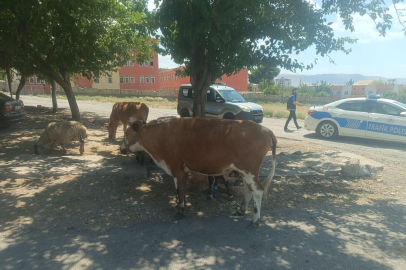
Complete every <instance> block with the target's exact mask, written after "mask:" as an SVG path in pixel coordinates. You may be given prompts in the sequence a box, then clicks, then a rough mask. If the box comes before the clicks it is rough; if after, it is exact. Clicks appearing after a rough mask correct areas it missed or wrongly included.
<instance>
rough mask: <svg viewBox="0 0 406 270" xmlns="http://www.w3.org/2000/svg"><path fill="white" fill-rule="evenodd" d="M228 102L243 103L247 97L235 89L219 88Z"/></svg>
mask: <svg viewBox="0 0 406 270" xmlns="http://www.w3.org/2000/svg"><path fill="white" fill-rule="evenodd" d="M218 91H219V92H220V94H221V96H222V97H223V98H224V99H225V100H226V101H227V102H233V103H242V102H246V101H245V99H244V98H243V97H242V96H241V95H240V94H239V93H238V92H237V91H235V90H229V89H228V90H218Z"/></svg>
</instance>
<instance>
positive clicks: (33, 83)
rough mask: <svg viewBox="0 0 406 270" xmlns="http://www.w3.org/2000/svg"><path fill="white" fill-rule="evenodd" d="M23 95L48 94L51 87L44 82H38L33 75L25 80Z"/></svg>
mask: <svg viewBox="0 0 406 270" xmlns="http://www.w3.org/2000/svg"><path fill="white" fill-rule="evenodd" d="M24 93H26V94H49V93H51V86H50V85H49V84H48V83H47V82H45V81H44V80H40V79H39V78H38V77H37V76H36V75H35V74H34V75H33V76H31V77H29V78H26V79H25V85H24Z"/></svg>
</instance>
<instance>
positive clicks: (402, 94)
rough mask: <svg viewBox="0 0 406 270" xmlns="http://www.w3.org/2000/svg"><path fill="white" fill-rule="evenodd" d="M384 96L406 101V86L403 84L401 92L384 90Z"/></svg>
mask: <svg viewBox="0 0 406 270" xmlns="http://www.w3.org/2000/svg"><path fill="white" fill-rule="evenodd" d="M382 97H384V98H388V99H393V100H397V101H399V102H402V103H406V86H403V88H402V89H400V90H399V94H398V93H395V92H384V93H383V94H382Z"/></svg>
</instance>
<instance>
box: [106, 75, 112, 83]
mask: <svg viewBox="0 0 406 270" xmlns="http://www.w3.org/2000/svg"><path fill="white" fill-rule="evenodd" d="M107 81H108V82H109V83H113V78H112V77H111V75H110V74H109V75H107Z"/></svg>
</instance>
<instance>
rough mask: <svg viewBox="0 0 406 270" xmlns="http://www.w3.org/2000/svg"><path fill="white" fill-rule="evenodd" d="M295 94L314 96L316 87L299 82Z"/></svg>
mask: <svg viewBox="0 0 406 270" xmlns="http://www.w3.org/2000/svg"><path fill="white" fill-rule="evenodd" d="M297 95H298V96H299V97H315V96H316V89H315V88H314V87H313V86H309V85H307V84H304V83H301V84H300V85H299V87H298V92H297Z"/></svg>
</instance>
